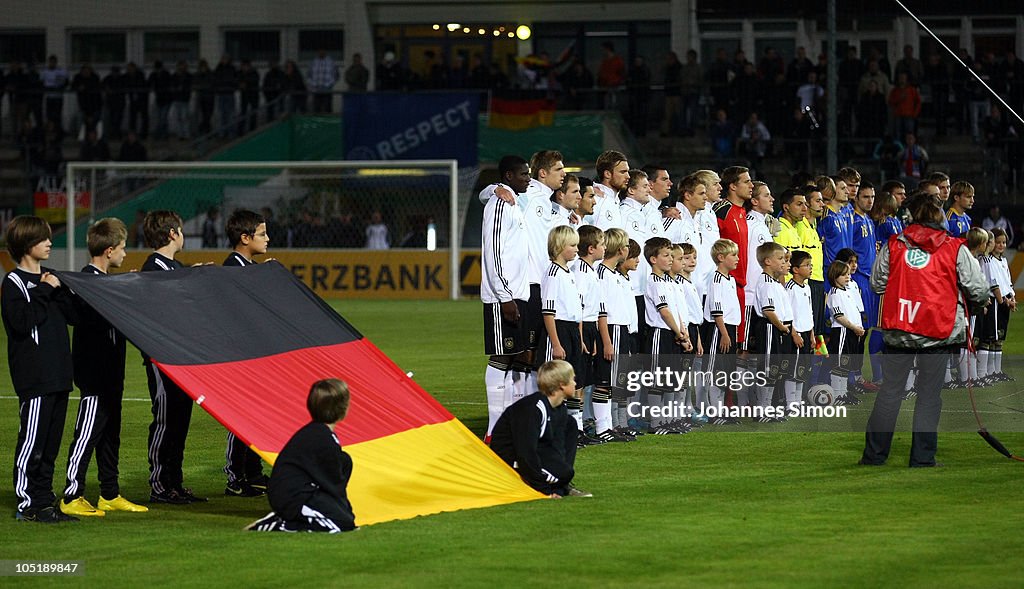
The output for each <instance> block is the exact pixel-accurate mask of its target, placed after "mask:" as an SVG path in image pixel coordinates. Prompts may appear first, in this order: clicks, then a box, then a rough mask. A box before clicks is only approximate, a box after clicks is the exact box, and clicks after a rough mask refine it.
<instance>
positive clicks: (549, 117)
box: [490, 92, 555, 131]
mask: <svg viewBox="0 0 1024 589" xmlns="http://www.w3.org/2000/svg"><path fill="white" fill-rule="evenodd" d="M554 121H555V101H554V100H552V99H550V98H544V97H543V96H542V95H538V94H537V93H532V92H531V93H529V94H525V95H523V94H521V95H513V94H509V95H499V94H493V95H491V106H490V126H491V127H494V128H497V129H508V130H510V131H521V130H523V129H532V128H534V127H541V126H548V127H549V126H551V125H552V124H554Z"/></svg>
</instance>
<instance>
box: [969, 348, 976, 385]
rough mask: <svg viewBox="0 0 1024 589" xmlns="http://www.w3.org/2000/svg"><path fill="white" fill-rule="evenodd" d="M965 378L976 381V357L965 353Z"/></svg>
mask: <svg viewBox="0 0 1024 589" xmlns="http://www.w3.org/2000/svg"><path fill="white" fill-rule="evenodd" d="M967 378H969V379H970V380H978V356H977V355H976V354H972V353H970V352H967Z"/></svg>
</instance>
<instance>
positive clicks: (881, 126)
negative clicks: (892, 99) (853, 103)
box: [857, 80, 889, 141]
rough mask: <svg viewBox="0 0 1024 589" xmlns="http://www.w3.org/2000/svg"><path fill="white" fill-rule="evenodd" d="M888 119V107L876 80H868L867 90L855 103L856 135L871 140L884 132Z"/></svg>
mask: <svg viewBox="0 0 1024 589" xmlns="http://www.w3.org/2000/svg"><path fill="white" fill-rule="evenodd" d="M888 120H889V108H888V105H887V103H886V97H885V95H883V94H882V92H881V89H880V88H879V87H878V82H876V81H874V80H871V81H870V82H868V91H867V92H865V93H864V95H863V96H861V97H860V101H859V102H858V103H857V136H858V137H863V138H865V139H870V140H872V141H874V140H876V139H878V138H880V137H881V136H882V135H884V134H885V131H886V126H887V122H888Z"/></svg>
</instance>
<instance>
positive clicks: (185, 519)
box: [0, 301, 1024, 588]
mask: <svg viewBox="0 0 1024 589" xmlns="http://www.w3.org/2000/svg"><path fill="white" fill-rule="evenodd" d="M334 305H335V307H336V308H337V309H338V310H339V311H340V312H341V313H342V314H343V315H344V316H345V317H346V318H347V319H349V320H350V321H351V322H352V323H353V324H354V325H355V326H356V327H357V328H359V329H360V330H361V331H363V333H364V334H365V335H366V336H367V337H368V338H370V339H371V340H372V341H373V342H374V343H376V344H377V345H378V346H379V347H380V348H381V349H382V350H383V351H384V352H385V353H387V354H388V355H389V356H391V357H392V358H393V359H394V360H395V361H396V362H397V363H398V365H399V366H401V367H402V368H403V369H404V370H411V371H413V372H415V376H414V378H415V379H416V380H417V381H418V382H419V383H420V384H421V385H422V386H423V387H424V388H425V389H426V390H427V391H429V392H430V393H431V394H433V395H434V396H435V397H437V399H439V400H440V401H441V402H442V403H443V404H444V405H445V406H446V407H448V409H449V410H451V411H452V413H454V414H455V415H456V416H457V417H459V418H460V419H461V420H462V421H463V422H464V423H466V424H467V425H468V426H469V427H470V428H471V429H473V430H474V431H477V432H480V431H481V430H482V429H483V428H484V427H485V426H486V407H485V405H484V404H483V400H484V396H483V382H482V381H483V377H482V375H483V367H484V365H485V357H484V355H483V354H482V351H481V350H482V348H481V344H480V338H481V322H482V319H481V310H480V303H479V302H473V301H466V302H457V303H453V302H382V301H337V302H335V303H334ZM1020 329H1024V324H1022V323H1021V322H1020V321H1019V320H1018V321H1016V322H1015V325H1014V326H1013V327H1012V328H1011V334H1014V333H1020V331H1019V330H1020ZM1019 341H1020V340H1018V342H1019ZM1022 347H1024V346H1021V345H1019V344H1018V345H1016V346H1013V348H1014V349H1013V351H1014V352H1016V353H1018V354H1019V353H1020V352H1021V351H1022V349H1021V348H1022ZM128 362H129V366H128V368H129V373H128V382H127V383H126V393H125V396H126V397H128V398H130V399H136V400H130V401H126V402H125V404H124V425H123V431H122V440H123V441H122V444H123V445H122V449H121V484H122V489H123V494H124V495H125V496H126V497H128V498H130V499H133V500H136V501H143V500H145V499H146V498H148V492H149V490H148V486H147V483H146V480H147V474H148V473H147V465H146V458H145V453H146V452H145V444H146V432H147V427H148V424H149V418H150V415H149V402H148V398H147V397H148V395H147V392H146V383H145V375H144V373H143V371H142V367H141V361H140V359H139V355H138V352H136V351H135V350H129V353H128ZM6 371H7V367H6V363H3V367H2V368H0V372H3V373H4V374H2V375H0V383H2V387H3V388H2V389H0V390H2V391H3V393H2V395H3V397H2V398H0V472H2V473H3V474H4V476H3V477H0V559H8V560H18V561H36V560H78V561H82V562H83V563H84V575H83V576H79V577H70V578H60V577H48V578H35V579H33V580H32V581H21V582H20V583H19V584H25V585H27V584H29V583H31V584H32V585H58V584H60V585H67V584H68V582H71V583H73V584H77V585H87V586H95V587H133V586H149V585H154V586H173V587H192V586H195V587H213V586H218V587H219V586H223V587H236V588H238V587H270V586H274V587H291V586H303V587H304V586H309V587H327V586H338V587H351V586H369V587H407V586H445V587H447V586H476V587H506V586H507V587H515V586H563V587H595V586H596V587H604V586H626V585H632V586H640V587H662V586H664V587H679V586H683V585H684V584H685V585H696V586H708V585H711V586H741V585H744V586H745V585H752V586H761V587H794V586H802V587H830V586H843V587H876V586H901V587H934V586H990V587H1019V586H1020V583H1021V572H1020V568H1021V564H1022V558H1021V554H1022V553H1024V530H1022V528H1024V518H1022V517H1021V511H1022V507H1024V500H1022V489H1024V486H1022V484H1021V482H1022V479H1024V464H1021V463H1016V462H1013V461H1010V460H1007V459H1005V458H1004V457H1002V456H1000V455H999V454H997V453H996V452H994V451H993V450H992V449H990V448H989V447H988V446H987V445H986V444H985V443H984V442H983V441H982V440H981V439H980V438H979V437H978V436H977V434H974V433H945V434H942V435H940V437H939V443H940V450H939V458H940V460H942V461H943V462H945V463H946V465H947V467H946V468H941V469H919V470H911V469H908V468H906V467H905V465H906V457H907V454H908V453H909V433H908V430H909V421H908V420H907V419H906V417H908V416H907V415H906V414H908V413H909V411H908V410H907V409H906V408H905V409H904V416H903V418H901V428H902V431H899V432H897V434H896V439H895V442H894V448H893V456H892V460H890V464H889V465H888V466H886V467H882V468H864V467H858V466H856V465H855V463H856V461H857V460H858V458H859V457H860V451H861V449H862V447H863V434H861V433H850V432H848V433H821V432H794V431H790V432H786V431H779V430H780V428H781V427H783V426H785V425H788V424H783V426H773V427H774V429H773V427H762V429H760V430H758V431H757V432H754V431H752V429H753V428H752V427H747V426H743V427H740V428H734V429H730V430H728V433H723V432H721V430H719V432H715V431H708V430H709V428H705V429H703V430H700V431H696V432H693V433H690V434H688V435H685V436H671V437H659V438H656V437H654V436H646V437H643V438H641V439H640V440H639V441H638V442H636V443H633V444H610V445H605V446H601V447H596V448H588V449H586V450H583V451H581V452H580V455H579V458H578V460H577V471H578V473H579V475H578V479H577V481H578V485H579V486H580V487H582V488H585V489H587V490H589V491H592V492H593V493H594V495H595V497H594V498H593V499H566V500H561V501H534V502H529V503H521V504H516V505H508V506H502V507H495V508H490V509H477V510H470V511H462V512H457V513H448V514H440V515H435V516H429V517H422V518H417V519H413V520H407V521H399V522H390V523H385V524H379V525H375V526H369V527H365V528H363V529H361V530H359V531H357V532H354V533H351V534H343V535H340V536H327V535H291V534H257V533H248V532H243V531H242V527H243V526H245V525H246V524H248V523H249V522H251V521H252V520H254V519H256V518H257V517H259V516H262V515H263V514H265V513H266V512H267V511H268V510H269V507H268V505H267V503H266V499H265V498H253V499H239V498H227V497H224V495H223V488H224V475H223V473H222V471H221V469H222V467H223V464H224V442H225V432H224V429H223V428H222V427H220V426H219V425H218V424H217V423H216V422H215V421H214V420H213V419H212V418H210V417H209V416H208V415H207V414H206V413H204V412H203V411H202V410H201V409H199V408H196V409H195V411H194V413H193V418H192V429H191V433H190V435H189V438H188V447H187V449H186V454H185V458H186V461H185V480H186V484H188V485H191V486H192V487H193V488H194V490H195V491H196V492H197V493H198V494H201V495H206V496H209V497H210V498H211V499H210V502H209V503H207V504H198V505H192V506H185V507H180V506H155V507H153V508H152V509H151V511H150V512H149V513H146V514H129V513H112V514H108V515H107V517H105V518H96V519H91V520H86V521H82V522H80V523H77V524H68V525H60V526H42V525H31V524H24V523H20V522H16V521H15V519H14V512H15V503H16V502H15V498H14V493H13V491H12V489H11V486H10V485H11V478H10V477H11V472H12V460H13V454H14V444H15V440H16V436H17V427H18V419H17V401H16V399H14V398H13V393H12V392H11V388H10V380H9V377H8V375H7V373H6ZM1021 382H1022V381H1018V382H1017V383H1011V385H1013V384H1016V385H1017V386H1024V385H1021ZM1006 386H1010V385H1006ZM257 388H258V387H257ZM1016 391H1017V389H1014V388H1010V389H1009V394H1014V393H1015V392H1016ZM1017 394H1018V395H1019V393H1017ZM76 395H77V393H75V394H74V395H73V399H72V401H71V403H70V404H69V416H68V420H67V429H66V433H65V438H64V446H65V448H66V447H67V445H68V444H69V443H70V439H71V432H72V427H73V421H74V413H75V411H76V410H77V400H76V399H75V397H76ZM965 396H966V395H965V394H964V393H958V392H952V393H949V394H946V393H944V398H945V400H946V405H945V407H946V408H947V409H951V408H952V409H953V410H955V411H956V410H959V413H951V414H949V415H947V414H944V416H943V419H944V420H946V419H947V417H949V418H950V419H965V417H964V415H966V418H967V419H973V417H972V416H970V415H969V414H967V413H966V411H965V410H966V409H967V405H966V401H965V400H964V399H965ZM142 399H146V400H145V401H143V400H142ZM865 400H866V403H865V404H864V405H862V406H860V407H859V408H856V410H857V411H860V412H863V413H862V414H861V417H863V416H864V415H866V413H867V412H868V411H870V407H871V404H872V396H870V395H868V396H867V397H865ZM1020 405H1021V403H1020V397H1019V396H1018V397H1017V401H1016V406H1018V407H1019V406H1020ZM950 415H952V417H950ZM986 415H989V416H990V417H991V418H992V419H1002V420H1006V419H1011V420H1016V421H1015V423H1016V424H1017V426H1016V428H1015V431H1018V432H1019V431H1020V430H1021V429H1022V428H1021V427H1020V419H1021V418H1024V415H1021V414H1020V413H1016V414H1013V413H1012V412H1011V413H1009V414H1007V413H1005V412H1004V413H1001V414H1000V413H992V414H986ZM790 423H792V422H790ZM944 423H946V422H945V421H944ZM999 423H1004V424H1005V423H1008V422H1006V421H1002V422H999ZM990 425H991V424H990ZM992 429H993V430H994V431H995V432H996V433H997V435H998V436H999V437H1000V439H1001V440H1002V441H1003V442H1004V443H1005V444H1006V445H1007V446H1008V447H1010V448H1011V449H1012V450H1016V451H1017V452H1024V434H1021V433H1004V432H1006V431H1010V428H1007V429H1004V430H1000V429H997V428H995V427H992ZM747 430H751V431H747ZM65 466H66V456H65V455H64V454H62V455H61V456H60V458H59V459H58V462H57V475H56V476H55V481H54V482H55V485H56V487H57V492H58V494H59V493H60V490H61V489H62V486H63V483H64V468H65ZM356 468H358V465H356ZM89 475H90V478H89V483H88V484H89V486H88V488H87V497H88V498H89V499H90V500H92V501H95V499H96V493H97V492H98V491H97V489H98V485H97V483H96V479H95V463H93V464H91V465H90V472H89ZM356 513H357V515H358V505H357V506H356ZM12 581H14V580H13V579H9V578H6V579H4V583H3V584H4V585H5V586H13V583H12Z"/></svg>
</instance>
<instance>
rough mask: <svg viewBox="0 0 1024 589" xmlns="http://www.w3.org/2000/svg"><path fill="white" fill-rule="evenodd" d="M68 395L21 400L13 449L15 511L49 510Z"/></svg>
mask: <svg viewBox="0 0 1024 589" xmlns="http://www.w3.org/2000/svg"><path fill="white" fill-rule="evenodd" d="M67 412H68V394H67V393H66V392H64V393H50V394H48V395H42V396H40V397H34V398H32V399H28V400H24V401H21V403H20V407H19V410H18V416H19V418H20V420H21V423H20V425H19V427H18V443H17V445H16V446H15V449H14V494H15V495H17V497H18V510H19V511H25V510H26V509H29V508H33V509H39V508H42V507H49V506H50V505H53V504H54V502H55V501H56V500H57V496H56V495H54V494H53V470H54V463H55V462H56V461H57V454H58V453H59V452H60V442H61V438H63V436H64V418H65V417H66V416H67Z"/></svg>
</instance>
